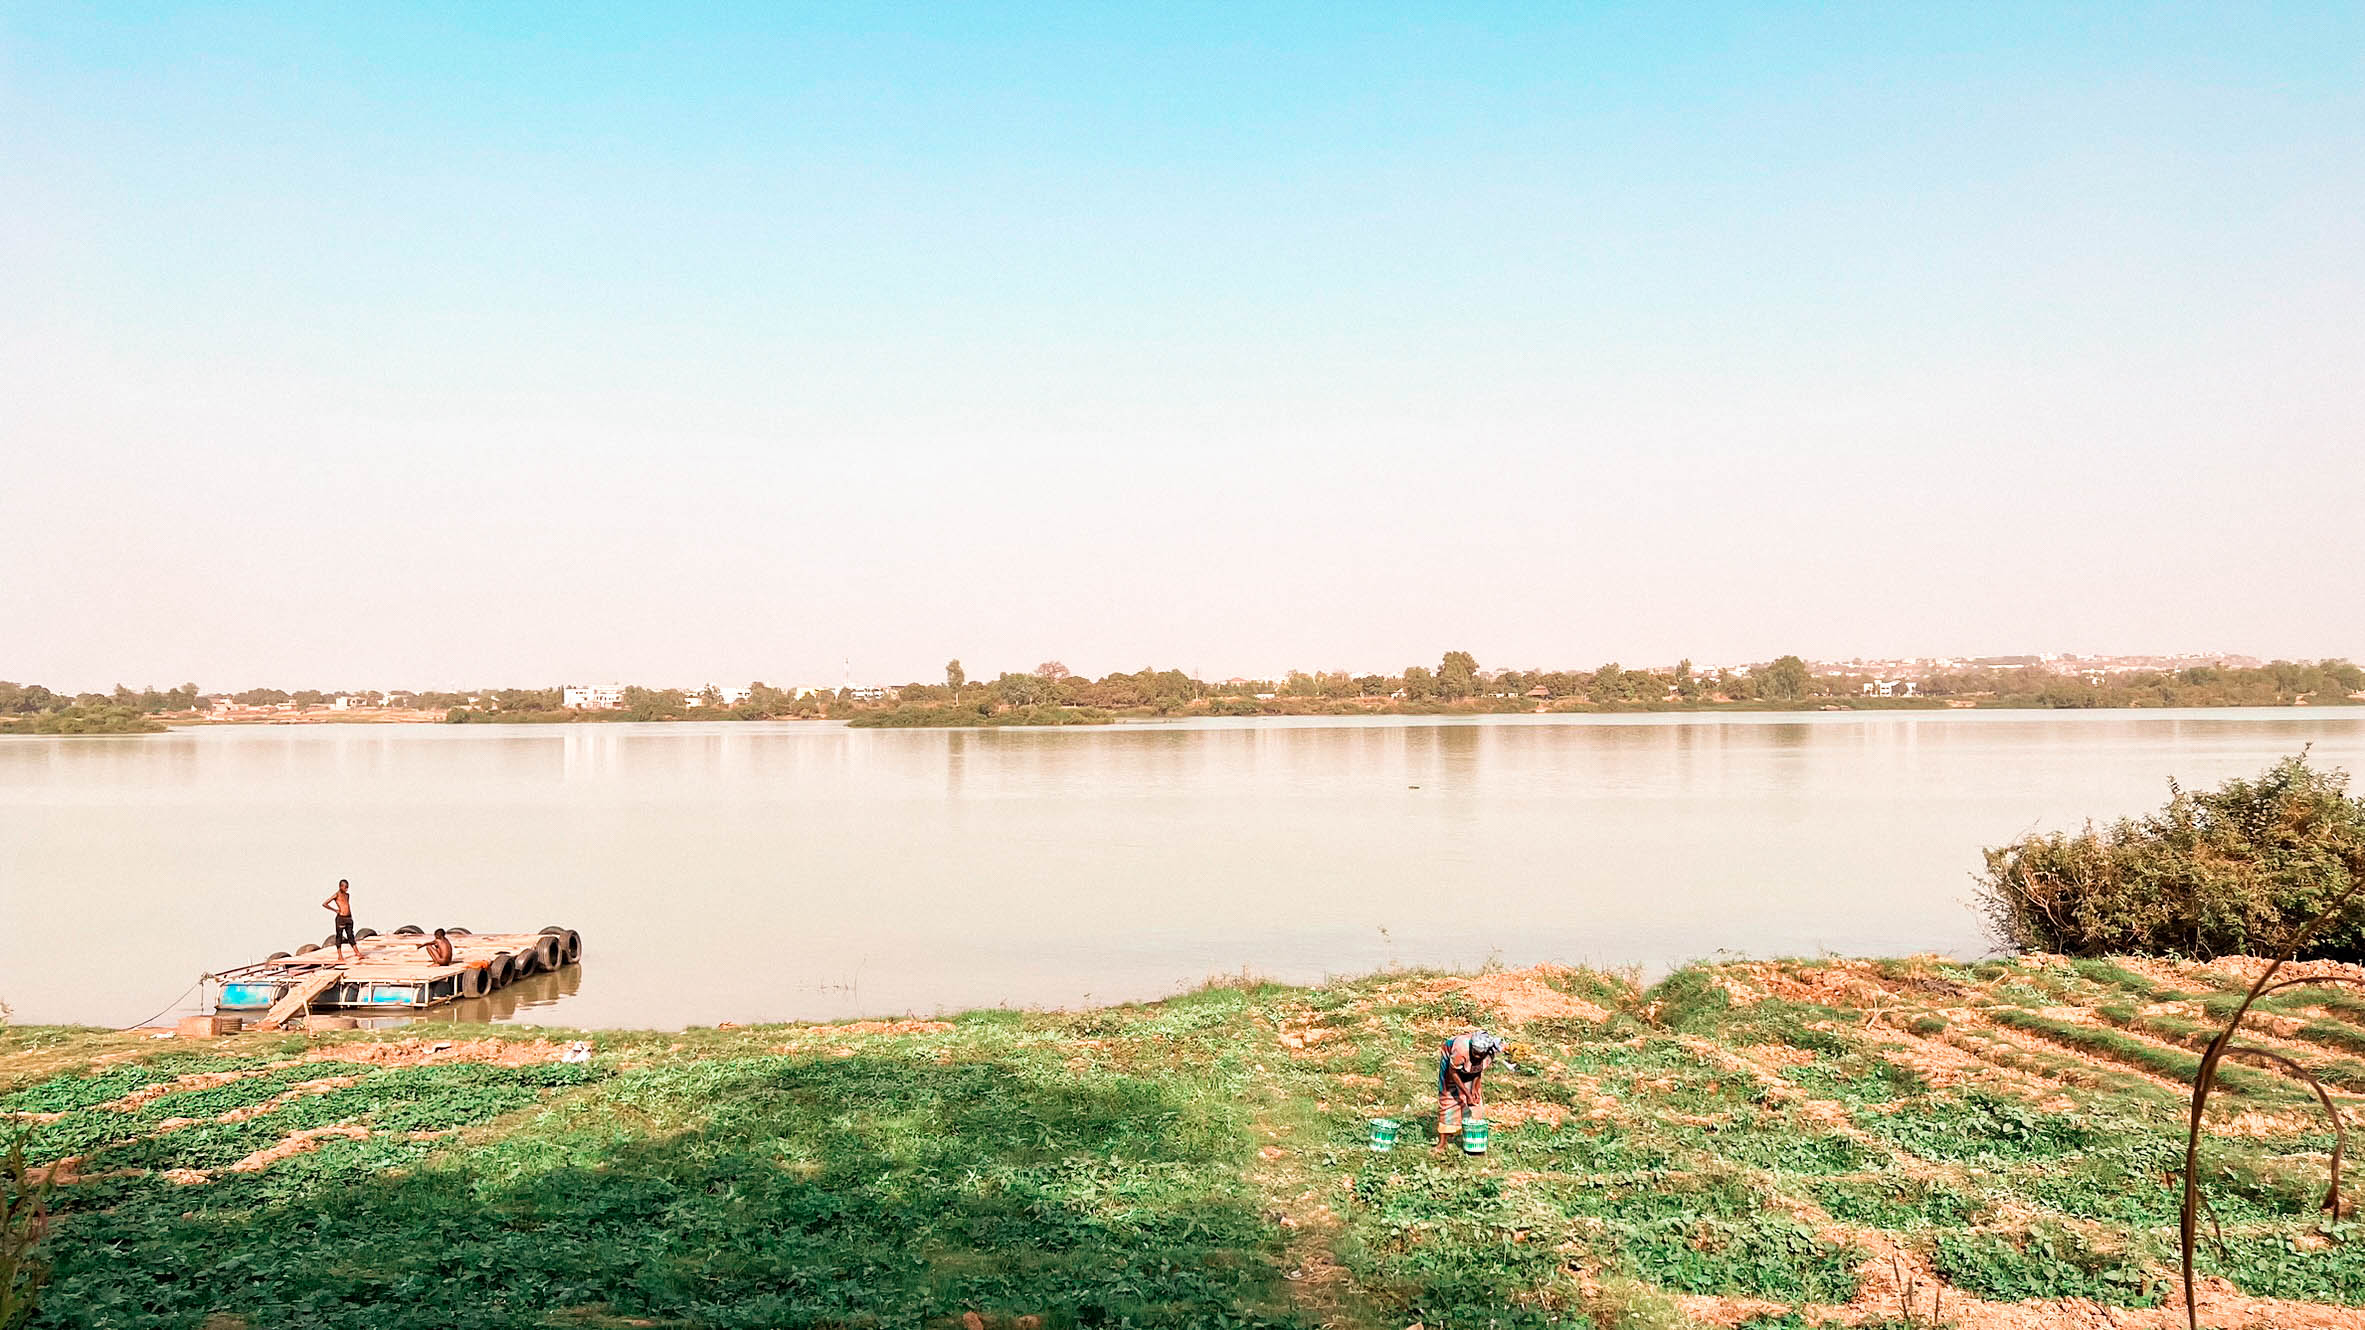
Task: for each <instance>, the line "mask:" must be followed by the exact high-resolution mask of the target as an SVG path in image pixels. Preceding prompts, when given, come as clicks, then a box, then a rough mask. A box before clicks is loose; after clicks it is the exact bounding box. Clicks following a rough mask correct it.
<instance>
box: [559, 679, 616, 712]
mask: <svg viewBox="0 0 2365 1330" xmlns="http://www.w3.org/2000/svg"><path fill="white" fill-rule="evenodd" d="M560 699H561V701H560V705H562V706H564V707H566V708H567V709H569V710H571V711H615V710H619V709H621V708H622V707H623V705H624V685H623V684H620V683H585V684H572V683H571V684H568V685H567V686H566V687H565V688H564V689H563V690H561V692H560Z"/></svg>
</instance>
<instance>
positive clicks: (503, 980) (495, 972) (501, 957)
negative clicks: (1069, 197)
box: [484, 951, 517, 993]
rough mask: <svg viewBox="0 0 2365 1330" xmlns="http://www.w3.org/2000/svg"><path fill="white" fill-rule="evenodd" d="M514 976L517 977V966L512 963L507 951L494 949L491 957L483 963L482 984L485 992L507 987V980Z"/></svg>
mask: <svg viewBox="0 0 2365 1330" xmlns="http://www.w3.org/2000/svg"><path fill="white" fill-rule="evenodd" d="M515 978H517V966H516V965H515V964H514V963H513V961H512V959H511V957H510V955H509V953H508V952H506V951H496V952H494V953H493V959H491V960H490V961H487V962H486V963H485V967H484V986H485V991H486V992H487V993H490V992H492V991H493V990H494V989H496V988H507V987H508V986H509V981H510V980H512V979H515Z"/></svg>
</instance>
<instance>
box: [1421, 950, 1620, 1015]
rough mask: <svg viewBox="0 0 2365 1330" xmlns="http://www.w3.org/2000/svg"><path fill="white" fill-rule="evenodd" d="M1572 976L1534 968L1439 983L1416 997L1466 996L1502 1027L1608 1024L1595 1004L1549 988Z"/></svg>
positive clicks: (1563, 971) (1554, 969) (1561, 968)
mask: <svg viewBox="0 0 2365 1330" xmlns="http://www.w3.org/2000/svg"><path fill="white" fill-rule="evenodd" d="M1575 973H1576V971H1575V970H1572V969H1570V968H1568V967H1567V966H1563V965H1538V966H1533V967H1531V968H1529V969H1525V970H1502V971H1498V972H1496V973H1494V974H1482V975H1479V976H1477V977H1475V978H1471V979H1441V980H1439V981H1437V982H1436V983H1433V984H1431V985H1429V986H1428V987H1427V988H1425V989H1424V990H1422V992H1421V994H1420V996H1422V997H1425V998H1438V997H1443V996H1445V995H1446V994H1448V993H1462V994H1466V995H1467V996H1468V997H1469V999H1470V1000H1471V1001H1472V1002H1475V1003H1477V1004H1478V1005H1479V1006H1482V1007H1486V1008H1488V1009H1489V1010H1491V1011H1492V1012H1494V1013H1495V1014H1496V1015H1497V1016H1498V1017H1500V1018H1501V1020H1502V1021H1503V1023H1504V1024H1506V1025H1525V1024H1527V1023H1528V1022H1529V1021H1553V1020H1578V1021H1585V1022H1588V1023H1591V1024H1599V1023H1601V1022H1603V1021H1606V1020H1608V1019H1609V1018H1610V1013H1609V1011H1608V1009H1606V1008H1604V1007H1602V1006H1601V1005H1600V1004H1599V1003H1595V1002H1587V1001H1586V1000H1585V999H1583V998H1580V997H1571V996H1569V995H1568V994H1566V993H1563V992H1561V991H1560V990H1559V989H1557V988H1554V987H1552V985H1551V983H1550V982H1549V981H1550V980H1553V979H1556V978H1563V977H1565V976H1568V975H1572V974H1575Z"/></svg>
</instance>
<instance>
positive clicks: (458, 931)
mask: <svg viewBox="0 0 2365 1330" xmlns="http://www.w3.org/2000/svg"><path fill="white" fill-rule="evenodd" d="M443 931H444V932H446V933H449V934H451V935H452V936H453V937H473V936H475V935H474V934H472V933H470V932H469V931H468V930H467V929H465V928H462V927H460V926H459V925H458V924H453V925H452V926H451V927H449V928H446V929H444V930H443Z"/></svg>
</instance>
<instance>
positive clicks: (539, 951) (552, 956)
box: [534, 933, 567, 970]
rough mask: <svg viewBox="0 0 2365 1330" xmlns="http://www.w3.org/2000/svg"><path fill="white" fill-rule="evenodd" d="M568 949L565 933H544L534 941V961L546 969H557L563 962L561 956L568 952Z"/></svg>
mask: <svg viewBox="0 0 2365 1330" xmlns="http://www.w3.org/2000/svg"><path fill="white" fill-rule="evenodd" d="M566 949H567V940H566V937H565V936H564V935H563V934H553V933H544V934H542V935H541V936H540V937H539V938H536V939H535V941H534V963H535V964H537V965H539V966H541V967H542V968H543V969H545V970H555V969H557V968H558V967H559V966H560V965H561V964H562V963H563V962H561V961H560V960H559V957H560V956H563V955H565V954H566Z"/></svg>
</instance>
